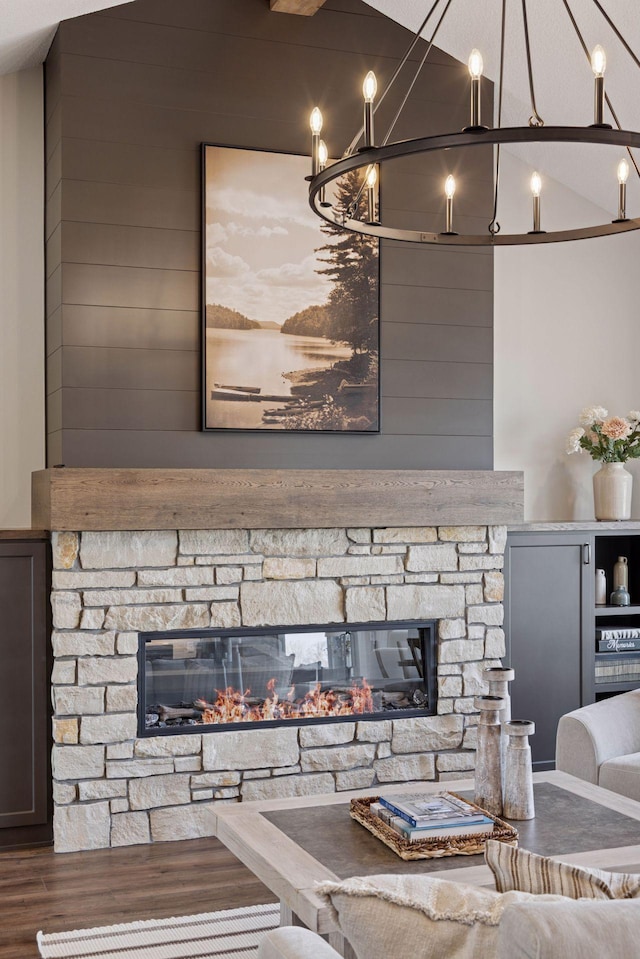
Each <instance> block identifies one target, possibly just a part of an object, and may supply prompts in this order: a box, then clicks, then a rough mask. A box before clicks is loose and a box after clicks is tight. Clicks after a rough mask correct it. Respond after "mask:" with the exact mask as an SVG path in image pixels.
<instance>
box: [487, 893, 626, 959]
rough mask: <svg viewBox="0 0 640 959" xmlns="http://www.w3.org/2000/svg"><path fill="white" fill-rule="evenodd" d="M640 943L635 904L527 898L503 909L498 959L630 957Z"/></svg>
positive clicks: (604, 958) (607, 958) (605, 958)
mask: <svg viewBox="0 0 640 959" xmlns="http://www.w3.org/2000/svg"><path fill="white" fill-rule="evenodd" d="M545 898H546V897H545ZM639 940H640V902H638V901H637V900H634V901H629V900H626V901H624V902H620V901H618V902H587V901H585V900H584V899H583V900H580V901H579V902H575V901H572V900H569V899H565V900H563V901H562V902H548V901H546V902H542V901H540V900H536V901H533V900H530V901H529V902H522V903H514V904H513V905H511V906H509V907H508V908H507V909H505V911H504V915H503V917H502V922H501V923H500V938H499V943H498V955H497V959H558V957H562V959H630V957H631V956H636V955H637V954H638V941H639Z"/></svg>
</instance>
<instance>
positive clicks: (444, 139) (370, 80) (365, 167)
mask: <svg viewBox="0 0 640 959" xmlns="http://www.w3.org/2000/svg"><path fill="white" fill-rule="evenodd" d="M467 2H469V3H470V0H467ZM558 2H560V3H562V2H563V3H564V6H565V8H566V12H567V14H568V16H569V19H570V22H571V26H572V28H573V31H574V33H575V35H576V37H577V40H578V42H579V44H580V46H581V48H582V52H583V54H584V56H585V59H586V61H587V63H588V64H589V65H590V68H591V71H592V73H593V77H594V122H593V123H592V124H590V125H589V126H578V125H570V123H568V122H567V123H566V124H565V125H563V126H545V123H544V120H543V119H542V117H541V116H540V114H539V112H538V109H537V106H536V101H535V92H534V76H533V70H532V61H531V46H530V42H529V27H528V22H527V14H526V0H522V13H523V25H524V31H523V32H524V42H525V54H526V64H527V68H528V76H529V92H530V98H531V110H532V113H531V116H530V118H529V121H528V124H526V125H523V126H514V127H502V126H501V125H500V122H501V116H502V100H503V78H504V64H505V50H504V46H505V44H504V39H505V36H506V30H505V22H506V8H507V5H508V4H507V0H503V3H502V18H501V43H500V62H499V64H497V65H496V66H497V70H496V75H497V76H499V81H498V83H497V84H496V91H497V103H498V109H497V119H498V123H497V126H496V127H495V128H490V127H487V126H485V125H484V124H483V123H482V112H481V80H482V77H483V75H484V62H483V58H482V54H481V52H480V50H479V49H477V48H474V49H473V50H472V51H471V53H470V55H469V59H468V70H469V82H470V117H469V125H468V126H465V127H464V128H463V129H462V130H460V131H457V132H456V131H453V132H446V131H445V132H442V133H438V134H435V135H429V136H418V137H416V138H414V139H404V140H397V141H394V140H392V134H393V130H394V128H395V126H396V124H397V123H398V120H399V118H400V116H401V115H402V111H403V109H404V107H405V105H406V103H407V101H408V99H409V94H410V93H411V90H412V89H413V87H414V85H415V83H416V80H417V79H418V76H419V74H420V71H421V70H422V69H423V67H424V66H425V64H426V63H427V60H428V57H429V54H430V52H431V50H432V47H433V45H434V40H435V38H436V35H437V33H438V31H439V30H440V27H441V26H442V23H443V21H444V19H445V17H446V15H447V13H448V11H449V7H450V6H451V0H432V2H431V0H430V7H429V9H428V12H427V13H426V16H425V17H424V19H423V21H422V23H421V24H420V26H419V27H418V29H417V31H416V32H415V34H414V37H413V39H412V41H411V43H410V44H409V47H408V49H407V50H406V52H405V53H404V55H403V57H402V58H401V60H400V62H399V64H398V66H397V68H396V69H395V71H394V73H393V75H392V77H391V79H390V80H389V82H388V83H387V85H386V87H385V88H384V90H382V92H381V93H380V95H378V83H377V80H376V76H375V74H374V73H373V71H372V70H370V71H369V72H368V73H367V75H366V76H365V78H364V82H363V84H362V93H363V97H364V122H363V124H362V127H361V128H360V129H359V130H358V131H357V133H356V135H355V136H354V138H353V139H352V141H351V143H350V144H349V146H348V147H347V149H346V150H345V151H344V153H343V155H342V157H341V159H339V160H336V161H335V162H334V163H332V164H330V165H327V163H326V161H325V162H324V163H323V162H321V160H320V153H319V149H320V132H321V130H322V114H321V113H320V110H319V109H318V107H315V108H314V110H313V112H312V114H311V133H312V141H311V158H312V159H311V176H310V177H308V178H307V179H308V180H309V181H310V183H309V203H310V205H311V208H312V210H313V211H314V213H316V214H317V215H318V216H320V217H321V218H322V219H324V220H326V221H327V222H328V223H331V224H332V225H334V226H335V225H336V224H337V225H338V226H340V227H343V228H344V229H347V230H351V231H353V232H355V233H362V234H365V235H368V236H375V237H378V238H384V239H390V240H405V241H408V242H411V243H422V244H424V243H432V244H451V245H458V246H506V245H516V244H525V243H551V242H559V241H565V240H578V239H585V238H588V237H596V236H606V235H608V234H614V233H622V232H626V231H628V230H637V229H640V217H639V218H629V217H627V214H626V184H627V179H628V176H629V163H628V162H627V160H626V159H623V160H621V161H620V163H619V164H618V169H617V176H618V184H619V191H618V216H617V217H616V219H615V220H610V221H609V222H607V223H602V224H597V225H594V226H588V227H576V228H573V229H565V230H549V231H546V230H543V229H541V224H540V191H541V186H542V178H541V176H540V173H538V172H537V171H536V172H535V173H534V174H533V176H532V178H531V192H532V196H533V229H532V230H529V231H528V232H527V233H519V234H517V233H511V234H509V233H506V232H504V233H503V232H501V229H500V224H499V223H498V220H497V210H498V199H499V184H500V146H501V145H502V144H527V143H542V144H544V143H569V144H584V143H591V144H598V145H609V146H611V145H614V146H619V147H623V148H626V150H627V153H628V155H629V159H630V160H631V161H632V163H633V166H634V168H635V170H636V172H637V173H638V176H639V177H640V166H638V164H637V163H636V161H635V159H634V157H633V156H632V154H631V148H640V133H639V132H635V131H629V130H625V129H623V127H622V126H621V124H620V122H619V120H618V116H617V114H616V112H615V110H614V106H613V104H612V102H611V98H610V96H609V95H607V94H605V86H604V74H605V70H606V66H607V56H606V54H605V51H604V49H603V48H602V46H600V44H597V45H596V46H595V47H594V48H593V50H592V51H591V52H589V49H588V47H587V45H586V43H585V40H584V37H583V34H582V32H581V30H580V27H579V25H578V22H577V20H576V18H575V17H574V15H573V13H572V11H571V9H570V7H569V4H568V3H567V0H558ZM594 2H595V6H596V7H597V8H598V10H599V12H600V13H601V14H602V17H603V19H604V20H605V21H606V24H607V26H608V28H610V30H611V31H613V33H614V34H615V36H616V38H617V39H618V40H619V41H620V43H621V45H622V47H623V48H624V51H625V53H626V54H627V55H628V56H629V57H630V58H631V59H632V60H633V62H634V63H635V65H636V66H637V67H639V68H640V57H638V56H637V55H636V53H635V52H634V51H633V50H632V49H631V47H630V45H629V44H628V42H627V41H626V39H625V38H624V36H623V35H622V33H621V32H620V30H619V29H618V27H617V26H616V25H615V23H614V22H613V20H612V19H611V17H610V16H609V15H608V14H607V13H606V12H605V11H604V10H603V9H602V6H601V4H600V3H599V0H594ZM441 3H442V4H443V6H444V9H443V10H442V12H439V16H438V18H437V23H436V25H435V27H434V28H433V30H432V32H431V36H430V37H429V38H428V39H427V38H426V36H425V38H424V39H423V36H422V35H423V32H424V33H426V28H427V25H428V23H429V21H430V20H431V18H432V16H433V15H434V14H435V12H436V10H438V8H439V7H440V5H441ZM425 41H426V44H427V47H426V51H425V53H424V55H422V56H420V57H419V58H418V62H419V65H418V66H417V69H416V70H415V71H414V72H413V75H412V76H411V77H410V78H408V79H407V80H406V82H407V86H408V89H407V91H406V93H405V95H404V96H403V98H402V101H401V106H400V108H399V109H398V110H397V112H396V114H395V116H394V119H393V121H392V123H391V125H390V127H389V129H388V130H387V131H386V133H385V134H384V136H383V137H382V139H381V140H380V141H379V144H380V145H379V146H376V145H375V136H374V117H375V113H376V111H377V109H378V107H379V106H380V104H381V103H382V101H383V100H384V98H385V97H386V95H387V93H388V92H389V90H390V89H391V87H392V86H393V84H394V83H396V81H397V80H398V78H399V76H400V75H401V74H402V75H403V76H406V72H407V69H409V68H410V67H411V63H412V59H415V58H412V54H413V53H414V50H415V49H416V47H417V46H418V44H419V43H420V42H425ZM605 106H607V107H608V109H609V112H610V113H611V116H612V118H613V120H614V122H615V127H612V126H611V124H609V123H607V122H605ZM477 146H485V147H488V146H491V147H494V146H495V147H497V148H498V149H497V151H496V167H495V176H494V182H493V216H492V218H491V220H490V222H489V223H488V224H487V232H486V233H485V234H483V233H482V232H480V233H475V234H468V233H461V234H458V233H457V232H456V231H454V229H453V195H454V192H455V187H456V185H455V182H454V180H453V177H452V176H449V177H447V181H446V183H447V185H446V187H445V204H446V208H445V229H444V230H443V231H441V232H440V233H434V232H430V231H429V230H427V229H420V228H417V229H415V228H414V229H409V228H406V227H403V226H396V225H394V224H393V222H383V217H382V214H381V213H380V211H378V210H377V205H376V192H377V184H378V183H379V182H380V181H381V180H383V179H384V177H385V175H386V173H385V172H384V164H385V162H387V161H392V160H394V159H397V158H399V157H410V156H415V155H419V154H428V153H432V152H439V151H444V150H451V149H456V148H458V149H459V148H463V147H464V148H467V149H469V148H473V147H477ZM353 170H358V171H362V174H361V175H362V179H361V180H360V182H359V184H357V185H356V187H355V193H354V196H352V197H351V198H349V197H347V198H346V199H345V200H344V201H343V202H342V204H341V205H340V207H338V206H334V205H332V204H331V203H328V202H327V200H326V192H325V191H326V187H327V185H328V184H329V183H333V182H335V181H337V180H339V179H340V178H341V177H343V176H344V175H345V174H347V173H350V172H351V171H353ZM372 170H374V171H375V173H373V172H372ZM389 172H390V171H389ZM374 175H375V178H376V181H375V182H373V183H372V182H371V181H372V179H373V177H374ZM612 175H613V171H612ZM372 189H373V192H374V196H373V200H371V190H372ZM365 190H366V191H367V199H368V202H367V206H366V214H365V215H364V216H363V214H362V213H361V212H360V210H361V204H359V203H358V200H359V199H360V197H361V195H362V194H363V193H364V191H365ZM388 216H389V217H392V216H393V211H390V212H389V213H388ZM385 219H386V218H385Z"/></svg>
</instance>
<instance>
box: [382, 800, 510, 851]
mask: <svg viewBox="0 0 640 959" xmlns="http://www.w3.org/2000/svg"><path fill="white" fill-rule="evenodd" d="M369 811H370V812H371V813H372V814H373V815H374V816H377V818H378V819H381V820H382V821H383V822H385V823H386V824H387V826H390V827H391V829H393V831H394V832H396V833H398V835H399V836H402V838H403V839H406V840H407V841H408V842H422V841H423V840H425V839H444V838H447V837H449V836H477V835H480V834H482V833H487V832H491V831H492V830H493V826H494V822H493V819H489V817H488V816H485V815H483V814H482V813H480V814H479V815H478V816H463V817H462V819H461V820H459V821H458V822H457V823H454V824H447V825H443V824H442V823H439V822H435V823H430V824H426V825H422V826H412V825H411V824H410V823H408V822H407V821H406V819H403V818H402V817H401V816H395V815H394V814H393V813H392V811H391V810H390V809H388V808H387V807H386V806H383V805H382V803H381V802H378V803H371V805H370V807H369Z"/></svg>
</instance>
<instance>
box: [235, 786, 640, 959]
mask: <svg viewBox="0 0 640 959" xmlns="http://www.w3.org/2000/svg"><path fill="white" fill-rule="evenodd" d="M533 778H534V783H535V785H534V791H535V802H536V818H535V819H533V820H530V821H529V822H517V823H514V824H513V825H515V826H516V828H517V829H518V832H519V845H521V846H522V847H524V848H526V849H530V850H532V851H533V852H537V853H539V854H540V855H545V856H553V857H555V858H558V859H563V860H565V861H567V862H571V863H575V864H576V865H584V866H592V867H598V868H602V869H612V870H615V871H619V872H640V803H639V802H635V801H634V800H632V799H627V798H626V797H624V796H619V795H617V794H616V793H612V792H609V791H608V790H606V789H600V787H598V786H593V785H591V783H587V782H584V781H583V780H581V779H576V778H575V777H573V776H569V775H568V774H567V773H561V772H543V773H536V774H535V775H534V777H533ZM377 788H378V789H380V787H377ZM443 789H448V790H452V791H454V792H462V793H467V794H468V795H469V796H470V797H472V793H473V780H470V779H466V780H458V781H455V782H446V783H433V782H427V783H417V784H416V783H411V784H409V785H406V786H397V785H392V786H388V787H386V790H387V792H394V793H400V792H409V793H411V792H416V791H425V792H434V793H435V792H441V791H442V790H443ZM372 792H373V790H371V789H366V790H362V789H361V790H358V791H354V792H341V793H331V794H328V795H319V796H304V797H301V798H296V799H277V800H268V801H262V802H248V803H236V804H225V805H220V806H219V807H218V809H217V810H216V813H217V829H216V835H217V837H218V839H219V840H220V841H221V842H223V843H224V845H225V846H226V847H227V848H228V849H229V850H230V851H231V852H232V853H233V854H234V855H235V856H237V857H238V859H239V860H240V861H241V862H242V863H244V865H245V866H247V867H248V868H249V869H250V870H251V871H252V872H253V873H254V874H255V875H256V876H257V877H258V878H259V879H261V880H262V882H263V883H264V884H265V886H267V887H268V888H269V889H270V890H271V891H272V892H274V893H275V894H276V895H277V896H278V897H279V899H280V907H281V923H282V925H295V924H302V925H304V926H307V927H308V928H309V929H312V930H313V931H314V932H318V933H320V935H324V936H326V937H327V938H328V940H329V942H330V943H331V944H332V945H333V946H334V948H336V949H337V950H338V951H339V952H341V953H342V954H343V955H345V956H351V955H352V951H351V950H350V948H349V945H348V943H345V941H344V939H343V937H342V936H341V935H340V933H339V932H338V929H337V927H336V924H335V922H334V921H333V919H332V918H331V915H330V912H329V909H328V907H327V906H326V905H325V903H324V902H323V901H322V900H321V899H320V898H319V897H318V896H317V895H316V893H315V892H314V884H315V883H316V882H319V881H322V880H326V879H330V880H333V881H339V880H340V879H345V878H346V877H347V876H365V875H376V874H381V873H405V874H406V873H414V874H425V875H427V874H428V875H434V876H439V877H441V878H447V879H454V880H456V881H458V882H467V883H472V884H475V885H485V884H486V885H493V877H492V875H491V872H490V871H489V869H488V867H487V866H486V865H485V864H484V859H483V857H482V856H481V855H476V856H450V857H446V858H443V859H423V860H418V861H416V862H405V861H404V860H402V859H400V858H399V857H398V856H396V855H395V853H394V852H392V850H390V849H388V848H387V847H386V846H385V845H384V844H383V843H381V842H380V841H379V840H378V839H376V838H375V836H372V835H371V834H370V833H369V832H367V830H366V829H364V828H363V826H361V825H360V824H359V823H357V822H355V821H354V820H353V819H351V817H350V816H349V800H350V799H351V798H352V797H353V796H368V795H372Z"/></svg>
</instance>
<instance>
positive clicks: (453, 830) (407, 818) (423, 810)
mask: <svg viewBox="0 0 640 959" xmlns="http://www.w3.org/2000/svg"><path fill="white" fill-rule="evenodd" d="M369 811H370V812H371V814H372V815H374V816H376V817H377V818H378V819H381V820H382V821H383V822H385V823H386V824H387V825H388V826H390V827H391V828H392V829H393V830H394V831H395V832H397V833H398V835H399V836H401V837H402V838H403V839H406V840H408V841H409V842H421V841H422V840H424V839H441V838H444V837H448V836H474V835H478V834H480V833H486V832H491V830H492V829H493V826H494V821H493V819H489V817H488V816H485V815H484V813H483V812H482V810H478V808H477V806H471V805H469V803H466V802H465V801H464V800H463V799H459V798H458V797H457V796H453V795H452V794H451V793H442V794H440V795H435V796H434V795H433V794H428V793H417V794H415V795H403V796H397V795H393V794H388V795H385V796H380V797H379V798H378V801H377V802H373V803H371V805H370V806H369Z"/></svg>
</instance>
